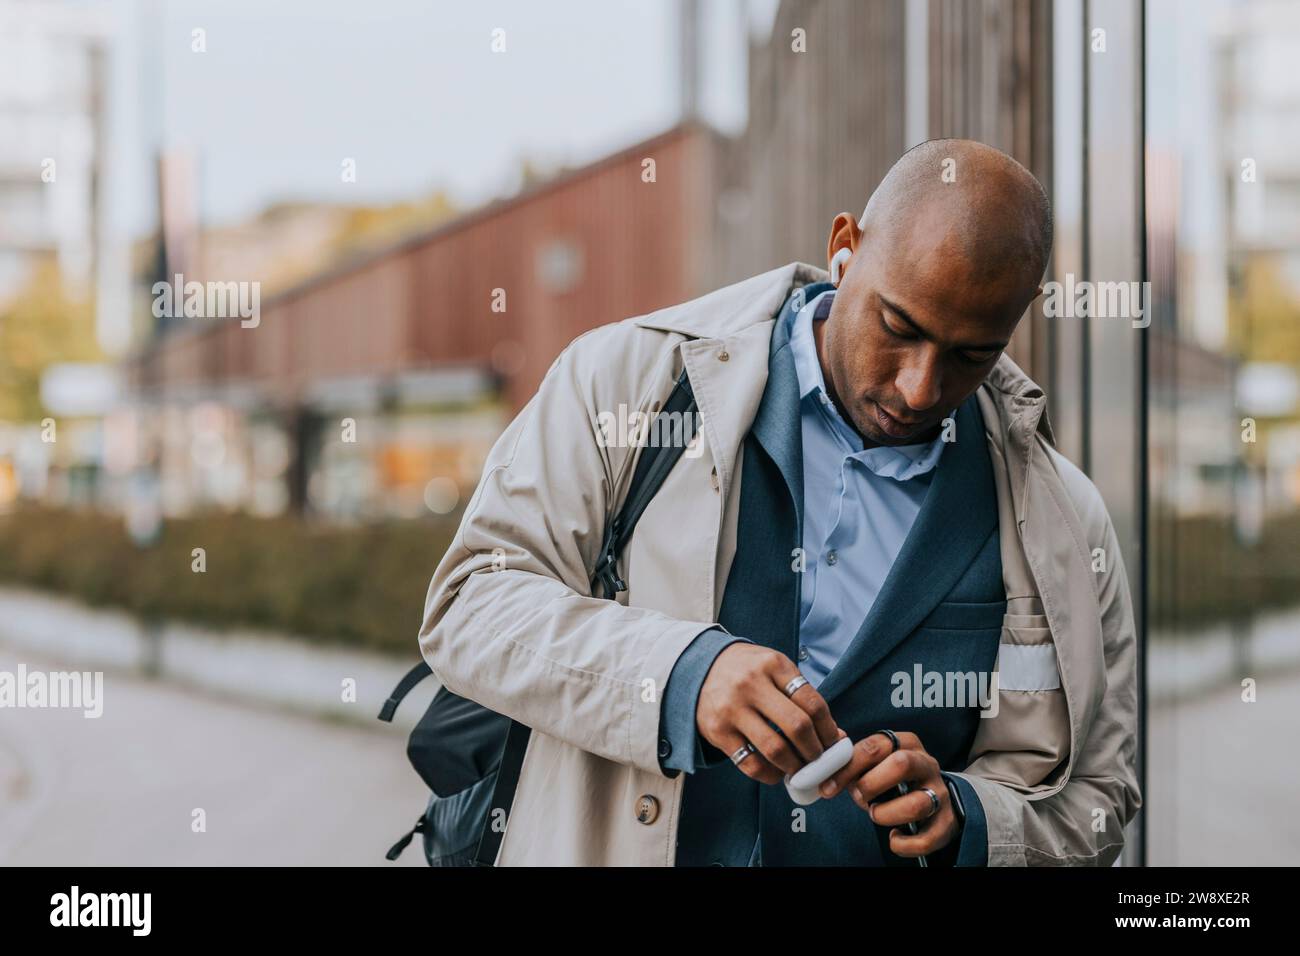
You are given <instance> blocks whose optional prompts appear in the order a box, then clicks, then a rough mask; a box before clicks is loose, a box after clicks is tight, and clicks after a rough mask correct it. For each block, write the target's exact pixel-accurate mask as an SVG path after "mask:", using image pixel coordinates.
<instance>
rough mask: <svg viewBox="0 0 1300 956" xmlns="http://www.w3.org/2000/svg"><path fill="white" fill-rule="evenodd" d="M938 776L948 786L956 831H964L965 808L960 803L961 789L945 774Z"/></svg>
mask: <svg viewBox="0 0 1300 956" xmlns="http://www.w3.org/2000/svg"><path fill="white" fill-rule="evenodd" d="M940 776H942V777H943V782H944V783H946V784H947V785H948V799H949V800H951V801H952V812H953V815H954V816H956V817H957V829H958V831H961V830H964V829H965V828H966V807H965V806H963V805H962V802H961V788H960V787H958V786H957V785H956V784H955V783H953V782H952V778H951V777H949V776H948V775H947V774H946V773H945V774H940Z"/></svg>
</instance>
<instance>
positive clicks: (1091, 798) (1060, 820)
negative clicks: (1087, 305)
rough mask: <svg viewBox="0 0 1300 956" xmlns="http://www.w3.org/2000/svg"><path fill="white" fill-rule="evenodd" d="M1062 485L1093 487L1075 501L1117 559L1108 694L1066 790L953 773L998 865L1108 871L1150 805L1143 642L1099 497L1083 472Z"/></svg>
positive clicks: (1104, 616) (1108, 612)
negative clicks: (1142, 719) (1141, 688)
mask: <svg viewBox="0 0 1300 956" xmlns="http://www.w3.org/2000/svg"><path fill="white" fill-rule="evenodd" d="M1066 468H1067V469H1071V470H1073V468H1074V466H1073V465H1069V464H1068V463H1067V464H1066ZM1063 470H1065V469H1063ZM1063 477H1065V478H1066V480H1067V481H1069V479H1070V478H1071V477H1073V478H1074V479H1075V480H1076V481H1079V480H1081V481H1082V482H1085V483H1087V489H1086V493H1085V494H1082V495H1079V494H1075V495H1072V497H1073V498H1074V499H1075V503H1076V506H1081V507H1080V518H1081V519H1082V524H1083V526H1084V527H1085V528H1087V529H1089V533H1088V540H1089V542H1090V543H1091V545H1092V546H1093V547H1098V546H1099V547H1101V548H1103V549H1104V553H1105V554H1106V555H1108V556H1110V557H1111V558H1112V559H1113V560H1112V562H1111V564H1110V567H1109V571H1108V573H1105V574H1099V575H1098V586H1097V600H1098V607H1099V610H1100V616H1101V638H1102V654H1103V665H1104V669H1105V676H1104V680H1103V681H1102V684H1101V686H1102V687H1103V688H1104V696H1103V698H1102V700H1101V703H1100V706H1099V707H1098V708H1097V710H1096V714H1095V717H1094V719H1093V720H1092V721H1091V723H1090V725H1089V726H1088V728H1087V733H1086V735H1085V736H1084V737H1083V739H1081V740H1079V741H1078V742H1077V745H1078V753H1077V755H1076V756H1075V759H1074V761H1073V764H1072V768H1071V771H1070V775H1069V778H1068V780H1067V781H1066V783H1065V785H1064V786H1063V787H1061V788H1059V789H1055V790H1052V789H1050V788H1048V789H1039V790H1036V791H1033V792H1024V790H1023V789H1021V788H1013V787H1011V786H1007V785H1006V784H1005V783H1004V782H1000V781H998V780H995V779H991V778H990V777H987V776H983V775H981V774H979V773H978V772H971V770H969V769H968V771H967V772H965V773H959V774H952V776H956V777H960V778H961V779H962V780H964V781H966V782H967V783H968V784H969V785H970V787H971V789H973V790H974V792H975V794H976V795H977V796H978V798H979V801H980V804H981V811H982V814H983V816H984V818H985V821H986V825H987V831H988V864H989V865H990V866H1026V865H1028V866H1043V865H1046V866H1062V865H1068V866H1078V865H1084V866H1089V865H1091V866H1109V865H1110V864H1112V863H1113V862H1114V861H1115V860H1116V858H1117V857H1118V856H1119V854H1120V851H1121V850H1122V849H1123V846H1124V827H1125V826H1127V824H1128V823H1129V821H1130V820H1132V819H1133V816H1134V815H1135V814H1136V813H1137V811H1138V809H1139V808H1140V807H1141V805H1142V800H1141V795H1140V793H1139V789H1138V780H1137V771H1136V746H1137V634H1136V628H1135V625H1134V617H1133V605H1132V600H1131V597H1130V594H1129V587H1128V575H1127V573H1126V571H1125V567H1124V561H1123V557H1122V555H1121V553H1120V548H1119V540H1118V538H1117V536H1116V534H1115V530H1114V527H1113V525H1112V523H1111V521H1110V517H1109V515H1107V514H1106V510H1105V506H1104V504H1103V503H1102V501H1101V497H1100V495H1099V494H1098V493H1097V491H1096V489H1095V488H1093V487H1092V485H1091V482H1088V481H1087V479H1086V478H1085V477H1083V475H1082V473H1077V474H1075V475H1072V476H1066V475H1063ZM973 766H975V767H977V766H978V761H977V762H976V764H975V765H973ZM968 813H969V808H968Z"/></svg>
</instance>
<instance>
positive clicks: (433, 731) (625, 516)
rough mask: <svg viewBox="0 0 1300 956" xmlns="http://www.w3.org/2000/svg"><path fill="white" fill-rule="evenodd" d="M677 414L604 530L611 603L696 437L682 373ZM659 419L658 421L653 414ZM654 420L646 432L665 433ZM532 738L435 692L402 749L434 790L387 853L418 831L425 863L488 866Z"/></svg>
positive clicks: (418, 677) (603, 576)
mask: <svg viewBox="0 0 1300 956" xmlns="http://www.w3.org/2000/svg"><path fill="white" fill-rule="evenodd" d="M664 413H668V414H670V415H671V414H673V413H680V414H681V422H682V429H681V431H680V432H678V433H675V434H673V436H672V440H671V441H670V442H668V443H667V444H649V443H647V444H646V446H645V448H644V449H643V450H642V453H641V458H640V460H639V461H638V462H637V464H636V470H635V471H634V472H633V474H632V484H631V485H630V486H629V488H628V493H627V498H626V499H625V500H624V503H623V507H622V509H621V510H620V511H619V512H618V515H617V516H616V517H615V518H614V520H613V521H612V522H611V523H610V525H609V527H608V528H606V529H605V538H604V542H603V544H602V545H601V550H600V557H599V558H598V559H597V562H596V569H595V573H594V574H593V575H592V584H593V590H594V586H595V584H597V583H599V584H600V586H601V592H602V594H603V596H604V597H606V598H609V599H611V600H613V599H614V597H615V595H617V594H618V592H619V591H626V590H627V584H626V583H625V582H624V581H623V580H622V579H621V578H620V577H619V576H618V569H617V563H618V559H619V556H620V555H621V554H622V551H623V548H624V546H625V545H626V544H627V542H628V540H629V539H630V538H631V536H632V531H633V529H634V528H635V527H636V523H637V521H638V520H639V519H640V517H641V514H642V512H644V511H645V509H646V506H647V505H649V504H650V500H651V499H652V498H653V497H654V496H655V493H656V492H658V490H659V488H660V486H661V485H662V484H663V482H664V479H665V478H667V477H668V473H669V472H670V471H672V468H673V465H675V464H676V463H677V459H678V458H680V457H681V455H682V452H683V451H684V450H685V448H686V445H687V444H689V443H690V441H691V439H692V438H693V437H694V435H695V396H694V394H693V393H692V391H691V385H690V381H689V380H688V379H687V377H686V372H685V371H683V372H682V374H681V376H680V377H679V378H678V379H677V384H676V385H675V386H674V387H673V390H672V394H670V395H669V396H668V401H667V402H665V403H664V406H663V408H662V409H661V410H660V412H659V414H660V415H662V414H664ZM656 420H657V416H656ZM665 433H666V431H665V432H660V431H659V430H657V429H656V428H655V427H654V424H653V423H652V425H651V428H650V431H649V433H648V434H650V435H663V434H665ZM431 673H432V671H431V670H430V668H429V665H428V664H427V663H424V662H423V661H422V662H421V663H419V664H417V665H416V666H415V667H413V668H411V670H410V671H408V672H407V674H406V676H405V677H403V678H402V679H401V681H400V682H398V684H397V686H396V687H395V688H393V693H392V695H391V696H390V697H389V698H388V700H386V701H385V702H384V706H383V709H382V710H380V712H379V719H380V720H383V721H388V722H391V721H392V719H393V714H394V713H396V711H397V705H398V704H400V703H401V701H402V698H404V697H405V696H406V695H407V694H408V693H409V692H410V690H411V688H413V687H414V686H415V685H416V684H418V683H420V681H422V680H424V678H426V677H428V676H429V675H430V674H431ZM530 733H532V731H531V730H529V728H527V727H525V726H524V725H523V724H521V723H519V722H518V721H514V720H511V719H510V718H509V717H506V716H505V715H504V714H498V713H496V712H495V711H491V710H488V709H487V708H486V707H484V706H482V705H481V704H476V703H474V701H472V700H468V699H467V698H464V697H460V696H458V695H456V694H453V693H452V692H451V691H449V690H448V689H447V688H446V687H443V688H441V689H439V691H438V693H437V694H436V695H435V696H434V698H433V702H432V703H430V704H429V709H428V710H426V711H425V712H424V716H423V717H421V718H420V721H419V723H417V724H416V726H415V729H414V730H413V731H411V736H410V739H409V740H408V741H407V745H406V755H407V757H408V758H409V759H410V761H411V764H412V766H414V767H415V771H416V773H418V774H419V775H420V776H421V778H423V780H424V782H425V783H426V784H428V785H429V789H430V790H432V791H433V793H432V795H431V796H430V797H429V802H428V805H427V806H426V807H425V811H424V813H423V814H422V815H421V816H420V818H419V819H418V820H416V821H415V826H414V827H412V828H411V830H410V831H409V832H408V833H407V834H406V835H405V836H403V837H402V838H401V839H400V840H398V841H397V843H395V844H394V845H393V847H392V848H391V849H390V850H389V851H388V854H387V856H388V859H390V860H395V859H397V858H398V857H399V856H400V855H401V853H402V851H403V850H405V849H406V847H407V846H408V845H409V844H410V842H411V840H412V839H414V837H415V835H416V834H417V833H419V834H421V835H422V837H423V841H424V855H425V858H426V859H427V860H428V862H429V865H430V866H476V865H477V866H492V865H493V863H494V862H495V860H496V856H497V850H498V849H499V848H500V846H501V839H502V837H503V836H504V835H505V826H506V822H507V817H508V815H509V812H510V805H511V803H512V802H513V801H514V795H515V788H516V786H517V785H518V783H519V771H520V769H521V767H522V766H523V762H524V751H525V750H526V749H527V747H528V736H529V734H530Z"/></svg>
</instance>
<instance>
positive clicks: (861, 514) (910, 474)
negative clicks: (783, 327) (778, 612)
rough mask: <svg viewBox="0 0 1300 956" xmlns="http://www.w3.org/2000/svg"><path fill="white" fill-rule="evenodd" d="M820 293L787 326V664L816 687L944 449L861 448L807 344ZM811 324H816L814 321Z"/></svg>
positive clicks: (906, 527)
mask: <svg viewBox="0 0 1300 956" xmlns="http://www.w3.org/2000/svg"><path fill="white" fill-rule="evenodd" d="M833 294H834V293H832V292H823V293H822V294H821V295H819V296H817V297H816V298H814V299H813V300H812V301H811V302H809V303H808V304H807V305H805V306H804V307H803V308H802V309H800V310H799V311H798V312H797V313H795V314H794V316H793V317H792V321H793V322H794V326H793V328H792V329H791V330H790V351H791V353H792V355H793V357H794V367H795V372H796V373H797V374H798V376H799V402H800V423H801V431H802V438H803V488H804V492H803V500H804V519H803V552H804V553H803V563H804V573H803V581H802V585H801V587H800V596H799V652H798V660H797V661H796V663H797V664H798V666H799V670H800V671H801V672H802V673H803V675H804V676H805V677H806V678H808V681H809V683H811V684H812V685H813V686H818V685H820V684H821V682H822V681H823V680H824V679H825V677H826V675H827V674H829V673H830V671H831V668H832V667H834V666H835V664H836V662H837V661H838V660H839V659H840V656H841V655H842V654H843V653H844V651H845V649H846V648H847V647H848V645H849V642H850V641H852V640H853V637H854V635H856V634H857V632H858V628H859V627H860V626H861V624H862V622H863V621H864V620H865V619H866V617H867V613H868V612H869V611H870V610H871V606H872V605H873V604H874V603H875V601H876V597H877V596H878V595H879V594H880V589H881V587H882V586H883V585H884V583H885V578H886V576H887V575H888V574H889V569H890V568H891V567H892V566H893V564H894V559H895V558H897V557H898V552H899V551H900V550H901V549H902V547H903V542H904V541H905V540H906V538H907V533H908V532H909V531H910V530H911V529H912V524H913V523H914V522H915V521H916V516H917V514H919V513H920V511H921V504H922V502H924V500H925V495H926V493H927V492H928V491H929V490H930V479H931V478H932V477H933V473H934V469H935V466H936V465H938V463H939V456H940V455H942V454H943V449H944V445H945V442H944V441H943V440H942V436H939V437H936V438H935V439H934V440H933V441H930V442H924V443H921V444H915V445H893V446H886V445H878V446H876V447H873V448H863V445H862V439H861V438H860V437H859V436H858V433H857V432H855V431H854V430H853V428H852V426H850V425H849V423H848V422H847V421H845V420H844V418H843V417H842V416H841V415H840V413H839V410H838V409H836V407H835V404H834V403H833V402H832V401H831V398H830V396H829V395H828V394H827V393H826V382H825V379H824V378H823V377H822V368H821V362H820V361H819V360H818V358H817V345H816V342H815V341H814V339H813V322H814V321H815V320H814V315H815V314H816V311H817V305H818V303H819V302H820V301H821V300H822V299H823V298H824V297H825V296H828V295H833ZM816 321H821V320H816Z"/></svg>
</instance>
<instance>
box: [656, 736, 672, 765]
mask: <svg viewBox="0 0 1300 956" xmlns="http://www.w3.org/2000/svg"><path fill="white" fill-rule="evenodd" d="M672 753H673V745H672V742H671V741H670V740H669V739H668V738H667V737H660V738H659V759H660V760H665V759H667V758H668V757H671V756H672Z"/></svg>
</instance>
